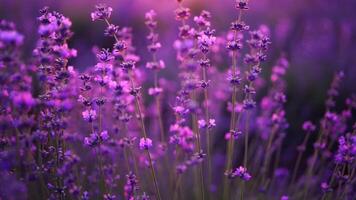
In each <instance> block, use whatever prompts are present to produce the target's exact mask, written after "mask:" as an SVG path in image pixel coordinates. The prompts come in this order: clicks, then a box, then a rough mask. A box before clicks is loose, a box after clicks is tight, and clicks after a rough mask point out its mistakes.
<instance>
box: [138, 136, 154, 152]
mask: <svg viewBox="0 0 356 200" xmlns="http://www.w3.org/2000/svg"><path fill="white" fill-rule="evenodd" d="M152 145H153V144H152V140H151V139H150V138H141V139H140V144H139V146H140V149H141V150H148V149H149V148H151V147H152Z"/></svg>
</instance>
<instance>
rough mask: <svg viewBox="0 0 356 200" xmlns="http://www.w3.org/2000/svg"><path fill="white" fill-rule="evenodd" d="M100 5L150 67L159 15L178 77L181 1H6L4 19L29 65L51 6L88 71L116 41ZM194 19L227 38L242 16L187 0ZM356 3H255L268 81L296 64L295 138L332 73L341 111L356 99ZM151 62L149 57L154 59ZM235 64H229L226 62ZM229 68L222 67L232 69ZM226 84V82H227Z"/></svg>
mask: <svg viewBox="0 0 356 200" xmlns="http://www.w3.org/2000/svg"><path fill="white" fill-rule="evenodd" d="M97 3H105V4H107V5H108V6H111V7H112V8H113V9H114V12H113V16H112V21H113V22H114V23H116V24H118V25H120V26H131V27H132V28H133V34H134V44H135V46H136V47H137V53H138V54H139V55H140V56H141V57H142V60H143V61H145V60H147V59H145V55H148V54H147V49H146V38H145V36H146V34H147V29H146V27H145V25H144V13H145V12H147V11H149V10H150V9H154V10H155V11H156V12H157V13H158V21H159V33H160V41H161V43H162V45H163V47H164V48H163V50H161V51H160V52H159V56H160V57H161V58H163V59H164V60H165V62H166V66H167V68H168V70H166V72H165V73H166V76H167V77H174V75H175V71H176V68H177V63H176V61H175V50H174V49H173V47H172V44H173V42H174V40H175V39H176V36H177V27H178V24H177V22H176V21H175V20H174V10H175V9H176V7H177V2H176V1H175V0H111V1H109V0H106V1H97V0H0V18H1V19H7V20H11V21H13V22H15V23H16V24H17V27H18V30H19V31H20V32H22V33H23V34H24V35H25V42H24V43H25V45H24V47H23V55H22V56H23V57H24V58H25V59H29V58H30V57H31V52H32V49H33V48H34V47H35V42H36V40H37V39H38V38H37V37H38V36H37V33H36V32H37V26H38V22H37V21H36V17H37V16H39V14H38V10H39V9H40V8H42V7H44V6H49V7H50V8H51V10H57V11H59V12H61V13H63V14H64V15H65V16H67V17H69V18H70V19H71V20H72V22H73V26H72V27H73V32H74V33H75V34H74V37H73V38H72V40H71V42H70V43H71V46H72V47H73V48H76V49H77V50H78V56H77V58H75V59H73V60H72V61H71V65H73V66H74V67H75V68H77V69H79V70H83V69H85V68H87V67H89V66H92V65H94V64H95V56H94V54H93V53H92V48H93V47H94V46H100V47H110V46H111V44H112V41H111V39H110V38H107V37H104V36H103V29H104V24H103V23H96V22H95V23H93V22H92V21H91V18H90V12H91V11H92V10H93V8H94V5H95V4H97ZM184 5H185V6H187V7H190V8H191V10H192V13H193V15H198V14H199V13H200V11H201V10H202V9H206V10H208V11H210V12H211V13H212V16H213V18H212V26H213V27H214V28H215V29H216V30H217V34H218V35H219V34H224V33H226V31H227V30H228V27H229V25H230V22H231V21H232V20H233V19H234V18H235V17H236V15H237V12H236V10H235V9H234V7H233V5H234V0H184ZM355 8H356V1H355V0H337V1H335V0H334V1H332V0H251V1H250V10H249V11H248V12H247V13H246V15H244V20H245V21H246V22H247V23H248V24H249V25H250V26H251V28H252V29H254V28H257V27H258V26H259V25H261V24H266V25H267V26H268V27H269V28H270V31H271V40H272V47H271V50H270V51H269V54H270V55H269V58H268V62H267V63H266V64H265V69H266V70H264V73H265V74H264V76H265V77H268V75H269V73H270V69H271V67H272V66H273V63H274V62H275V61H276V59H277V58H278V57H279V55H281V54H282V53H284V54H285V55H286V56H287V58H288V59H289V61H290V68H289V70H288V75H287V83H288V86H287V91H288V93H287V97H288V103H287V106H286V107H287V118H288V121H290V122H292V123H290V124H291V127H290V130H289V134H298V132H299V131H300V125H301V124H302V121H303V120H307V119H310V120H313V121H314V122H316V121H317V119H319V118H320V117H321V116H322V115H323V113H324V100H325V97H326V92H327V88H328V87H329V85H330V82H331V80H332V77H333V74H334V73H335V72H336V71H339V70H343V71H344V72H345V75H346V76H345V79H344V81H343V83H342V84H341V93H340V98H339V99H338V104H337V106H339V107H341V106H343V102H344V100H345V98H346V97H349V96H350V95H351V94H352V93H355V92H356V86H355V85H356V80H355V78H356V66H355V65H356V12H355ZM148 56H149V55H148ZM226 60H228V59H226ZM227 66H229V63H226V64H225V65H222V66H217V67H222V68H226V67H227ZM222 81H225V80H222Z"/></svg>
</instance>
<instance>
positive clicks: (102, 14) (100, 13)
mask: <svg viewBox="0 0 356 200" xmlns="http://www.w3.org/2000/svg"><path fill="white" fill-rule="evenodd" d="M111 12H112V8H111V7H107V6H104V5H99V6H97V7H96V11H94V12H93V13H92V14H91V17H92V19H93V20H103V21H104V22H105V23H106V25H107V28H108V29H109V28H110V27H113V26H114V25H112V24H111V23H110V22H109V18H110V16H111ZM113 37H114V39H115V42H116V44H123V43H124V42H123V41H121V40H119V38H118V37H117V35H116V34H114V35H113ZM123 56H124V55H123ZM135 64H136V61H135V60H133V59H130V58H125V57H124V60H123V61H122V63H121V68H122V69H123V70H124V71H125V72H126V73H127V76H128V78H129V82H130V85H131V88H130V94H131V95H132V96H133V97H134V99H135V108H136V111H137V113H138V118H139V122H140V127H141V131H142V136H143V138H142V139H141V140H143V141H144V142H147V141H149V140H150V139H149V138H148V135H147V132H146V127H145V121H144V115H143V112H142V108H141V102H140V98H139V90H140V87H137V86H136V85H135V82H134V77H133V74H132V71H133V70H134V68H135ZM144 150H145V152H146V154H147V157H148V160H149V165H150V170H151V177H152V181H153V183H154V187H155V190H156V195H157V198H158V199H159V200H161V194H160V191H159V187H158V182H157V177H156V173H155V169H154V166H153V160H152V156H151V153H150V151H149V148H148V147H145V148H144Z"/></svg>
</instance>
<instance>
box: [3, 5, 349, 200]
mask: <svg viewBox="0 0 356 200" xmlns="http://www.w3.org/2000/svg"><path fill="white" fill-rule="evenodd" d="M187 5H188V4H186V1H183V0H178V1H177V4H176V6H177V9H176V10H175V11H174V17H175V20H176V21H177V22H178V27H176V28H175V27H173V28H175V29H176V31H175V35H174V37H175V38H176V40H175V41H174V43H173V44H172V45H171V47H170V49H171V50H172V52H173V50H174V51H175V59H173V60H172V59H170V57H169V56H167V57H165V56H164V55H165V54H164V52H163V51H162V50H160V49H161V48H162V46H163V45H162V44H165V40H164V39H165V37H159V33H160V30H161V29H160V27H161V23H158V22H159V19H160V18H159V17H160V13H158V12H156V11H154V10H149V11H148V12H146V13H145V15H140V17H141V18H142V25H143V24H145V25H146V29H145V30H146V32H145V34H146V42H147V45H140V44H139V43H138V42H137V41H143V40H139V38H136V37H134V35H135V31H136V30H135V29H132V28H131V27H125V26H118V25H116V24H115V23H114V22H116V21H117V22H119V23H118V24H121V23H122V24H123V22H122V21H121V19H120V18H116V17H115V13H114V9H113V8H112V7H110V6H108V5H104V4H99V5H96V6H95V7H94V10H93V11H92V12H91V14H90V16H87V18H88V19H90V18H91V20H92V21H99V22H103V23H101V24H100V23H95V24H92V26H95V27H96V28H97V27H100V28H101V29H102V33H103V35H104V36H105V37H108V38H109V40H108V41H110V42H109V47H108V46H105V45H103V48H101V47H97V46H95V47H93V49H92V51H93V57H95V58H96V63H92V66H89V67H87V68H85V69H82V70H81V69H78V68H77V66H76V65H75V64H74V63H73V64H72V59H73V58H75V57H77V56H81V54H80V53H81V52H79V53H77V50H75V49H72V48H71V43H70V40H71V39H72V36H73V34H75V33H73V32H72V30H71V28H72V22H71V20H70V19H69V18H68V17H66V16H64V15H63V14H60V13H58V12H56V11H50V9H49V8H48V7H45V8H43V9H41V10H40V16H39V17H38V18H37V19H38V23H39V26H38V30H37V34H38V36H37V42H36V46H35V48H34V49H33V51H32V57H31V58H29V59H24V58H23V57H22V56H21V50H22V49H21V47H22V45H23V44H24V41H26V40H25V36H24V35H23V34H21V33H20V32H19V31H18V29H17V28H16V26H15V24H14V23H11V22H9V21H6V20H1V21H0V71H1V74H0V83H1V84H0V89H1V93H0V102H1V105H0V106H1V107H0V111H1V112H0V119H1V120H0V130H1V135H0V158H1V159H0V175H1V176H0V199H9V200H11V199H60V200H64V199H82V200H88V199H105V200H115V199H127V200H149V199H158V200H162V199H173V200H177V199H224V200H225V199H226V200H227V199H281V200H288V199H353V198H354V196H355V195H356V193H355V181H356V176H355V167H356V166H355V165H356V162H355V160H356V159H355V156H356V135H355V134H356V131H355V128H356V123H355V108H356V96H355V94H349V96H348V97H347V98H346V99H345V100H344V103H340V101H339V100H340V99H341V101H342V100H343V96H340V95H339V93H340V90H341V88H342V85H343V84H344V82H343V78H344V77H345V76H346V77H347V76H348V74H347V73H344V72H342V71H339V72H336V73H335V76H334V78H333V80H332V82H331V86H330V89H329V90H328V91H326V92H325V93H326V101H325V111H324V114H323V115H322V116H321V119H314V118H312V119H310V118H309V119H308V118H305V119H302V121H303V120H305V121H304V123H303V124H300V123H298V122H297V121H296V122H295V121H293V120H289V112H291V111H290V109H289V104H288V103H289V96H290V93H291V92H293V91H290V90H289V82H288V81H287V80H286V79H287V78H288V76H294V75H293V74H292V73H290V72H289V69H291V68H293V67H295V66H292V65H290V64H289V60H288V55H286V54H285V53H283V52H280V55H281V56H279V58H278V59H277V60H276V62H275V65H273V66H270V64H269V63H270V62H269V61H272V62H273V57H272V56H270V55H269V53H268V51H269V49H270V48H273V46H272V47H271V44H272V42H271V39H270V33H271V31H272V29H270V28H269V27H267V26H266V25H260V26H256V27H255V25H247V23H246V22H245V21H244V20H245V19H246V21H248V17H249V16H248V15H246V16H245V15H244V13H245V12H247V11H249V12H251V13H252V12H253V11H254V10H253V7H252V6H251V5H250V2H249V1H248V0H236V1H234V2H233V4H232V5H233V6H234V9H235V11H236V13H235V15H236V19H235V20H234V21H233V22H232V23H231V24H230V25H229V26H226V27H229V28H226V30H219V29H218V28H217V27H219V26H217V24H215V23H214V22H215V21H214V20H213V19H214V13H210V12H208V11H206V10H202V11H199V12H198V14H197V15H196V11H195V10H191V9H190V8H189V7H188V6H187ZM194 15H195V16H194ZM192 16H194V17H192ZM143 18H144V19H143ZM173 20H174V19H173V14H172V21H173ZM227 21H228V20H226V22H227ZM102 25H104V26H102ZM73 26H75V24H73ZM162 26H167V25H164V24H162ZM100 28H99V29H100ZM26 37H28V36H26ZM103 38H104V37H102V38H101V39H100V40H105V41H106V39H103ZM161 42H162V44H161ZM134 44H138V45H136V46H135V45H134ZM164 46H170V44H168V45H167V44H165V45H164ZM140 48H146V51H137V49H138V50H140ZM137 52H143V55H141V56H139V55H138V54H137ZM172 52H169V53H170V54H174V53H172ZM265 61H268V62H265ZM170 72H173V73H174V75H175V76H174V77H175V78H173V79H172V78H171V77H169V76H170ZM267 75H269V78H266V77H268V76H267ZM318 122H319V123H318ZM291 126H295V127H300V128H298V129H297V130H298V132H300V133H298V134H297V136H295V134H296V133H294V132H293V131H292V130H291V129H290V127H291ZM299 135H300V136H299ZM295 138H299V140H297V141H295V142H291V140H293V139H295Z"/></svg>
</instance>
